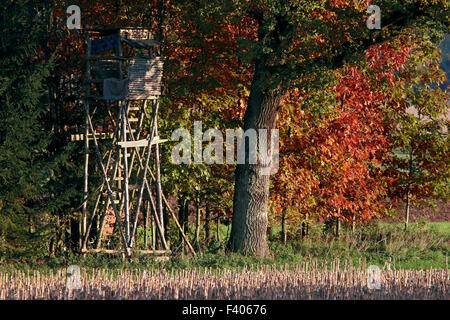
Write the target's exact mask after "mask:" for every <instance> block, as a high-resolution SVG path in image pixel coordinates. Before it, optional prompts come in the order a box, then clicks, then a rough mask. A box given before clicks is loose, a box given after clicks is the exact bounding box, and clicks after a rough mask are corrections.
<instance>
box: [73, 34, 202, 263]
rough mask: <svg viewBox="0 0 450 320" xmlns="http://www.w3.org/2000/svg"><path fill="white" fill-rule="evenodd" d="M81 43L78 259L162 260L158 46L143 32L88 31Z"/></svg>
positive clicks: (160, 66) (160, 69) (164, 248)
mask: <svg viewBox="0 0 450 320" xmlns="http://www.w3.org/2000/svg"><path fill="white" fill-rule="evenodd" d="M86 43H87V56H86V96H85V102H84V108H85V123H84V132H83V133H77V134H74V135H72V140H74V141H83V142H84V190H83V193H84V202H83V207H82V223H81V226H82V227H81V229H82V234H83V237H82V243H81V248H82V251H85V252H86V251H106V252H118V251H119V250H122V251H124V252H125V254H126V255H127V256H130V255H131V252H132V250H135V249H136V248H137V249H139V250H140V251H141V252H166V251H168V250H169V246H168V243H167V241H166V238H165V230H164V228H165V225H166V223H165V222H166V221H164V214H163V206H164V205H166V206H167V209H168V211H169V212H170V213H172V217H173V218H174V219H175V220H176V217H175V215H174V214H173V212H172V210H171V208H170V207H169V205H168V202H167V200H166V198H165V197H164V194H163V192H162V188H161V170H160V169H161V168H160V148H159V144H161V143H164V142H165V141H167V140H165V139H161V138H160V137H159V134H158V108H159V104H158V97H159V96H160V95H161V79H162V73H163V64H164V62H163V58H162V57H161V56H160V44H159V43H158V42H157V41H155V40H153V39H151V35H150V33H149V32H148V31H147V30H145V29H108V30H106V29H95V30H94V29H90V30H86ZM176 224H177V225H179V224H178V221H176ZM138 230H139V232H138ZM180 230H181V228H180ZM141 231H142V232H141ZM183 236H184V239H185V241H186V243H187V244H188V247H189V248H192V247H191V245H190V244H189V242H188V240H187V238H186V237H185V235H184V234H183ZM150 247H151V250H149V249H150ZM192 251H193V250H192Z"/></svg>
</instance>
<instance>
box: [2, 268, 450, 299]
mask: <svg viewBox="0 0 450 320" xmlns="http://www.w3.org/2000/svg"><path fill="white" fill-rule="evenodd" d="M366 267H367V266H366V265H364V264H363V265H359V266H353V265H352V264H351V262H349V263H345V264H343V265H339V262H338V261H335V262H333V263H330V264H329V265H328V266H327V264H326V263H322V264H319V263H317V262H313V263H302V264H299V265H296V266H295V267H294V268H288V267H284V268H276V267H275V266H258V267H257V268H256V269H255V270H249V269H246V268H244V269H243V270H241V271H240V272H235V271H232V270H227V269H222V270H210V269H203V270H178V271H171V272H167V271H165V270H150V271H148V270H125V271H122V270H121V271H116V272H115V271H111V270H107V269H95V270H91V272H90V273H87V272H85V270H83V271H82V272H81V273H80V277H79V279H80V280H79V283H78V284H76V283H75V284H73V283H74V282H68V281H69V280H68V279H69V278H68V277H67V275H66V274H65V272H64V271H62V270H59V271H58V272H56V273H53V272H49V273H40V272H33V273H25V272H17V271H16V272H13V273H12V274H7V273H0V300H9V299H11V300H15V299H20V300H24V299H46V300H47V299H57V300H68V299H69V300H71V299H83V300H91V299H94V300H105V299H106V300H121V299H127V300H143V299H144V300H151V299H157V300H168V299H181V300H184V299H190V300H192V299H194V300H204V299H220V300H225V299H226V300H232V299H244V300H247V299H252V300H254V299H257V300H266V299H268V300H272V299H276V300H285V299H296V300H297V299H326V300H330V299H332V300H334V299H339V300H342V299H351V300H357V299H396V300H397V299H421V300H428V299H432V300H437V299H444V300H448V299H450V296H449V292H448V287H449V274H448V270H426V271H408V270H397V271H394V270H389V269H386V270H383V271H381V273H380V277H379V278H378V279H379V280H378V281H379V282H378V283H379V287H377V288H374V287H371V286H369V284H368V282H367V281H368V280H369V279H370V277H369V276H368V272H367V271H366V270H367V269H366ZM71 283H72V284H71Z"/></svg>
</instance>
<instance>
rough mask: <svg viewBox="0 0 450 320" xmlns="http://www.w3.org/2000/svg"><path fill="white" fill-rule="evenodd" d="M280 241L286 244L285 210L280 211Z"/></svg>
mask: <svg viewBox="0 0 450 320" xmlns="http://www.w3.org/2000/svg"><path fill="white" fill-rule="evenodd" d="M281 241H283V244H286V242H287V233H286V212H285V211H284V210H283V212H282V213H281Z"/></svg>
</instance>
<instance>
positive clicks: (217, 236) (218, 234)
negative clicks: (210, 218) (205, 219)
mask: <svg viewBox="0 0 450 320" xmlns="http://www.w3.org/2000/svg"><path fill="white" fill-rule="evenodd" d="M216 239H217V242H220V214H219V213H217V218H216Z"/></svg>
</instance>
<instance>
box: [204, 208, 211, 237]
mask: <svg viewBox="0 0 450 320" xmlns="http://www.w3.org/2000/svg"><path fill="white" fill-rule="evenodd" d="M210 218H211V213H210V211H209V207H208V205H206V210H205V224H204V226H205V244H206V245H208V244H209V240H210V225H209V220H210Z"/></svg>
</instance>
